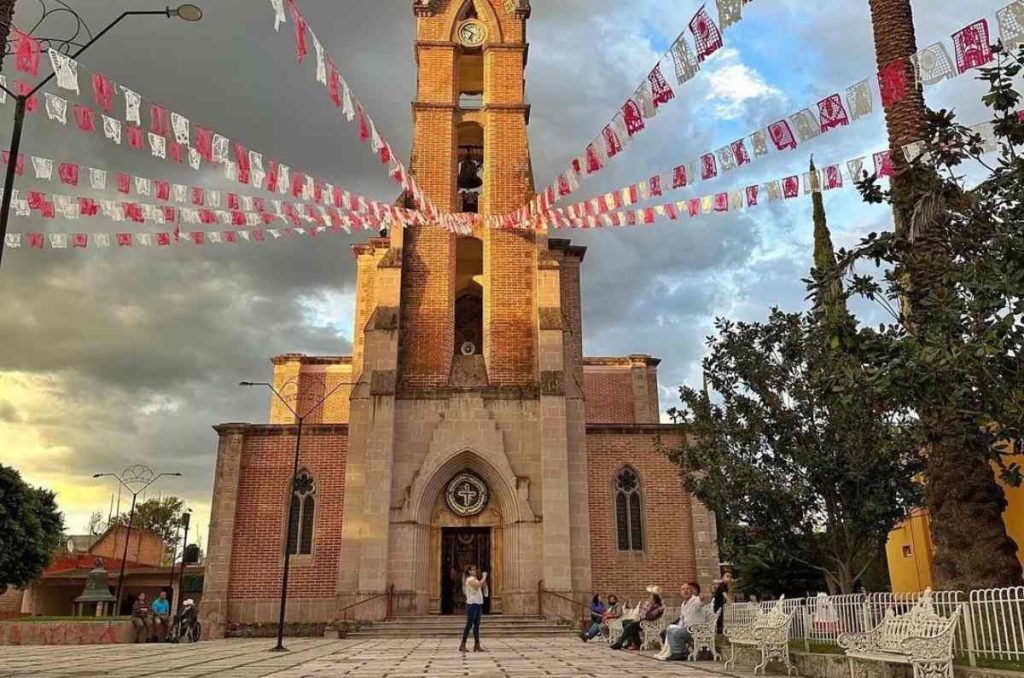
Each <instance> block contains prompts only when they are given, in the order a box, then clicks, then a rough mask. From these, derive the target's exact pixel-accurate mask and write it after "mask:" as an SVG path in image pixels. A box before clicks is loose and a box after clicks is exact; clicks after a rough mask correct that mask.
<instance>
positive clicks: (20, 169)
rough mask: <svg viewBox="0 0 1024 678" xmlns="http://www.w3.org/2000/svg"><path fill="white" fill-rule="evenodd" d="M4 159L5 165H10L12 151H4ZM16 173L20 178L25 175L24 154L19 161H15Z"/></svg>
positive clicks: (19, 156) (21, 154) (19, 155)
mask: <svg viewBox="0 0 1024 678" xmlns="http://www.w3.org/2000/svg"><path fill="white" fill-rule="evenodd" d="M3 159H4V164H5V165H6V164H7V163H9V162H10V161H11V152H10V151H4V152H3ZM14 173H15V174H17V175H18V176H19V177H20V176H22V175H23V174H25V154H24V153H19V154H18V158H17V160H15V161H14Z"/></svg>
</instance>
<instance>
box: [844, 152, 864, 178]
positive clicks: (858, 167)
mask: <svg viewBox="0 0 1024 678" xmlns="http://www.w3.org/2000/svg"><path fill="white" fill-rule="evenodd" d="M846 170H847V171H848V172H849V173H850V178H851V179H853V180H854V181H860V180H861V179H862V178H863V175H864V158H863V157H860V158H854V159H853V160H848V161H847V162H846Z"/></svg>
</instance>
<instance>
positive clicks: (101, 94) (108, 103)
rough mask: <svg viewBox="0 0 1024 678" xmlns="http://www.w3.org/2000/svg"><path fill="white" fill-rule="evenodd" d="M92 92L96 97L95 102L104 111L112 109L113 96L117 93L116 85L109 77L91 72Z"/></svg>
mask: <svg viewBox="0 0 1024 678" xmlns="http://www.w3.org/2000/svg"><path fill="white" fill-rule="evenodd" d="M92 93H93V96H94V97H95V98H96V104H97V105H98V106H99V107H100V108H102V109H103V112H104V113H110V111H112V110H114V97H115V95H116V94H117V87H116V86H115V85H114V83H113V82H111V80H110V78H108V77H107V76H105V75H103V74H102V73H93V74H92Z"/></svg>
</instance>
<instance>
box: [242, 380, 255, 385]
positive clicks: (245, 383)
mask: <svg viewBox="0 0 1024 678" xmlns="http://www.w3.org/2000/svg"><path fill="white" fill-rule="evenodd" d="M238 385H239V386H255V385H256V384H254V383H252V382H251V381H241V382H239V383H238Z"/></svg>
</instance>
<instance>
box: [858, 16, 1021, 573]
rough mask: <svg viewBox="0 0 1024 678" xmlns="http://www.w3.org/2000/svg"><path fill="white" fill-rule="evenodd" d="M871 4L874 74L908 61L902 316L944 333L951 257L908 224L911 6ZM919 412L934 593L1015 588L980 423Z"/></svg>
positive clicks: (914, 134)
mask: <svg viewBox="0 0 1024 678" xmlns="http://www.w3.org/2000/svg"><path fill="white" fill-rule="evenodd" d="M868 4H869V6H870V8H871V21H872V25H873V27H874V37H875V53H876V58H877V62H878V67H879V69H881V68H883V67H885V66H887V65H889V64H891V63H892V62H893V61H895V60H897V59H904V60H905V62H906V76H907V83H908V89H907V96H905V97H904V98H903V99H902V100H900V101H898V102H896V103H894V104H893V105H891V106H890V107H889V108H888V109H886V111H885V122H886V126H887V127H888V132H889V146H890V149H891V150H892V159H893V169H894V171H895V173H896V176H894V177H893V178H892V192H893V213H894V218H895V225H896V233H897V234H898V235H901V236H904V237H908V238H910V239H911V242H913V246H914V251H913V253H912V255H911V256H908V257H907V265H906V270H905V271H904V274H905V275H907V276H908V279H909V282H910V292H909V294H908V298H907V299H905V300H904V309H905V313H906V314H907V315H910V313H909V311H910V310H912V311H913V316H912V318H911V320H910V322H909V324H911V325H914V326H917V327H922V328H924V327H928V328H929V329H931V330H935V329H939V330H940V331H941V329H942V323H941V320H939V319H938V318H929V315H930V308H929V304H928V303H927V300H928V297H929V296H930V295H931V294H932V293H933V292H934V291H935V289H936V288H937V287H938V286H939V285H941V284H942V282H941V280H942V268H943V267H942V259H943V258H944V257H946V256H948V253H947V252H946V251H945V250H944V248H943V242H942V238H941V235H940V234H939V233H938V231H939V229H937V228H936V226H937V224H935V223H925V222H920V223H913V228H912V229H911V225H912V215H913V213H914V207H915V206H916V204H917V202H918V200H919V199H920V198H921V196H922V195H923V194H924V192H925V191H927V190H928V189H929V184H932V186H934V182H935V179H934V178H933V177H932V176H931V175H925V174H923V173H922V172H910V171H907V166H906V163H905V161H904V159H903V153H902V148H903V146H905V145H906V144H908V143H912V142H914V141H918V140H920V139H921V137H922V134H923V129H924V112H925V107H924V95H923V93H922V91H921V88H920V87H919V86H916V85H914V82H915V80H914V68H913V64H912V63H911V61H910V57H911V56H912V55H913V54H914V53H915V52H916V51H917V39H916V37H915V33H914V16H913V11H912V9H911V5H910V0H868ZM919 221H920V220H919ZM911 331H913V327H911ZM947 333H948V334H950V336H949V337H948V339H949V342H950V343H951V344H953V343H956V342H957V341H958V339H957V337H956V336H953V334H952V331H951V330H947ZM940 383H941V382H940ZM956 386H957V385H956V384H950V385H949V391H950V392H953V391H955V388H956ZM920 405H921V406H920V408H919V411H920V413H921V419H922V422H923V424H924V426H925V427H926V430H927V432H928V460H927V485H926V488H925V499H926V503H927V506H928V510H929V513H930V514H931V519H932V537H933V540H934V542H935V546H936V551H935V561H934V562H935V572H934V573H933V574H934V579H935V582H934V583H935V586H936V587H937V588H943V589H959V590H965V591H966V590H970V589H976V588H988V587H999V586H1017V585H1019V584H1020V582H1021V565H1020V562H1019V561H1018V560H1017V557H1016V550H1017V546H1016V544H1015V543H1014V542H1013V540H1012V539H1010V537H1009V536H1008V535H1007V533H1006V525H1005V524H1004V523H1003V519H1002V513H1003V510H1004V509H1005V507H1006V499H1005V496H1004V494H1003V491H1002V489H1001V488H1000V487H999V486H998V485H996V483H995V478H994V476H993V473H992V469H991V467H990V466H989V464H988V463H987V461H986V459H987V457H988V455H987V450H986V449H985V441H984V440H983V438H982V437H981V436H980V435H979V431H978V430H977V423H976V422H975V421H974V420H972V419H970V418H965V417H963V416H961V415H959V414H958V413H957V412H956V409H955V407H954V406H952V405H935V404H934V403H932V402H922V403H920Z"/></svg>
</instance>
